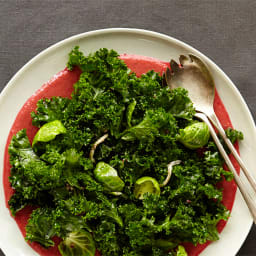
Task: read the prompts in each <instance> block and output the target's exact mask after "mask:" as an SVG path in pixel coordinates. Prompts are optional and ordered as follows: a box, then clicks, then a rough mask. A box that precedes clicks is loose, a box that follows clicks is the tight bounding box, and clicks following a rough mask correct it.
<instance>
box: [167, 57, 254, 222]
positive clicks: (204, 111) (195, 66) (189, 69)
mask: <svg viewBox="0 0 256 256" xmlns="http://www.w3.org/2000/svg"><path fill="white" fill-rule="evenodd" d="M179 61H180V64H178V63H177V62H176V61H175V60H171V62H170V67H171V69H169V68H167V70H166V72H165V80H166V83H167V85H168V86H169V87H170V88H171V89H174V88H177V87H183V88H185V89H187V90H188V94H189V97H190V99H191V100H192V102H193V104H194V107H195V109H196V111H197V113H196V115H195V116H196V117H197V118H199V119H201V120H202V121H204V122H205V123H206V124H207V125H208V127H209V129H210V133H211V135H212V138H213V140H214V141H215V143H216V145H217V147H218V149H219V151H220V153H221V155H222V156H223V158H224V160H225V162H226V164H227V166H228V167H229V169H230V171H232V172H233V174H234V179H235V181H236V183H237V186H238V188H239V190H240V191H241V194H242V196H243V197H244V199H245V201H246V203H247V206H248V208H249V210H250V212H251V214H252V217H253V220H254V222H255V223H256V205H255V202H254V200H253V199H252V197H251V196H250V194H249V193H248V192H247V190H246V185H245V184H244V182H243V181H242V180H241V178H240V176H239V175H238V174H237V173H236V170H235V168H234V166H233V164H232V163H231V161H230V159H229V157H228V155H227V153H226V152H225V150H224V148H223V146H222V144H221V143H220V141H219V139H218V137H217V135H216V133H215V130H214V128H213V126H212V124H211V122H212V123H213V124H214V126H215V127H216V129H217V130H218V131H219V134H220V136H221V137H222V138H223V139H224V141H225V143H226V144H227V146H228V148H229V149H230V151H231V152H232V154H233V156H234V157H235V159H236V160H237V162H238V163H239V165H240V167H241V169H242V171H243V173H244V174H245V176H246V178H247V179H248V181H249V183H250V184H251V186H252V188H253V190H254V192H255V193H256V182H255V180H254V178H253V177H252V175H251V174H250V172H249V171H248V169H247V167H246V166H245V164H244V163H243V161H242V159H241V158H240V156H239V154H238V153H237V151H236V149H235V148H234V146H233V144H232V143H231V141H230V140H229V139H228V137H227V136H226V133H225V131H224V129H223V128H222V125H221V124H220V121H219V119H218V118H217V116H216V114H215V112H214V109H213V101H214V95H215V85H214V80H213V77H212V75H211V73H210V71H209V69H208V67H207V66H206V64H205V63H204V62H203V61H202V60H201V59H200V58H199V57H197V56H195V55H192V54H189V55H188V56H185V55H180V57H179ZM209 120H210V121H211V122H209Z"/></svg>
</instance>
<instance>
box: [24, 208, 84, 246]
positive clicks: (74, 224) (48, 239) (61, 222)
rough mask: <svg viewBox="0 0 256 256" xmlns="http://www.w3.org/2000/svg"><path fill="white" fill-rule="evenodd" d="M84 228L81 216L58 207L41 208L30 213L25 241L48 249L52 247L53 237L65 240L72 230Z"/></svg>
mask: <svg viewBox="0 0 256 256" xmlns="http://www.w3.org/2000/svg"><path fill="white" fill-rule="evenodd" d="M86 228H87V226H86V224H85V223H84V221H83V219H82V217H81V216H74V215H72V214H70V212H68V211H66V210H65V209H63V208H60V207H59V208H48V207H43V208H38V209H36V210H34V211H33V212H32V214H31V216H30V218H29V221H28V224H27V226H26V240H27V241H31V242H34V241H35V242H38V243H40V244H42V245H43V246H44V247H50V246H54V242H53V241H52V238H53V237H54V236H58V237H61V238H65V237H66V236H67V234H68V233H70V232H72V231H73V230H81V229H86Z"/></svg>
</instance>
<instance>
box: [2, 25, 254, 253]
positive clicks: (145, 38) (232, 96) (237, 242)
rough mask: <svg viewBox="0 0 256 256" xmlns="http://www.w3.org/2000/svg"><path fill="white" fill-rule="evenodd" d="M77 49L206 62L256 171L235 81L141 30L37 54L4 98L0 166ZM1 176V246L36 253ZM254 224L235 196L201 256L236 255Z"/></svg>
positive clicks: (94, 35)
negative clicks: (26, 113)
mask: <svg viewBox="0 0 256 256" xmlns="http://www.w3.org/2000/svg"><path fill="white" fill-rule="evenodd" d="M76 45H79V46H80V49H81V50H82V51H84V52H85V53H90V52H93V51H95V50H97V49H99V48H102V47H106V48H113V49H115V50H116V51H117V52H119V53H120V54H121V53H128V54H138V55H144V56H150V57H154V58H157V59H160V60H164V61H169V60H170V58H174V59H176V60H177V59H178V56H179V55H180V54H188V53H193V54H195V55H198V56H199V57H200V58H202V60H203V61H205V62H206V63H207V64H208V66H209V68H210V71H211V72H212V75H213V77H214V80H215V84H216V87H217V90H218V92H219V94H220V97H221V98H222V100H223V102H224V104H225V106H226V108H227V111H228V113H229V115H230V118H231V121H232V123H233V125H234V127H235V128H236V129H238V130H241V131H242V132H243V133H244V135H245V139H244V140H243V142H242V143H241V144H240V151H241V156H242V158H243V160H244V161H245V162H246V163H247V166H248V167H249V169H250V170H253V168H254V158H255V152H256V148H255V147H256V146H255V145H256V128H255V124H254V121H253V118H252V116H251V114H250V111H249V109H248V107H247V105H246V103H245V102H244V100H243V98H242V96H241V95H240V93H239V92H238V90H237V89H236V87H235V86H234V84H233V83H232V82H231V80H230V79H229V78H228V77H227V76H226V75H225V74H224V72H223V71H221V70H220V68H218V67H217V66H216V65H215V64H214V63H213V62H212V61H211V60H210V59H208V58H207V57H206V56H204V55H203V54H202V53H200V52H199V51H197V50H195V49H194V48H192V47H190V46H189V45H187V44H185V43H183V42H181V41H178V40H176V39H174V38H171V37H169V36H166V35H163V34H159V33H155V32H151V31H146V30H138V29H104V30H98V31H93V32H88V33H84V34H80V35H76V36H73V37H71V38H68V39H66V40H64V41H61V42H59V43H57V44H55V45H53V46H51V47H50V48H48V49H46V50H45V51H43V52H41V53H40V54H38V55H37V56H36V57H34V58H33V59H32V60H31V61H29V62H28V63H27V64H26V65H25V66H24V67H23V68H22V69H21V70H20V71H19V72H18V73H17V74H16V75H15V76H14V77H13V78H12V79H11V81H10V82H9V83H8V84H7V86H6V87H5V89H4V90H3V91H2V93H1V95H0V116H1V120H2V121H1V125H0V134H1V136H0V166H1V169H0V170H1V171H2V170H3V159H4V148H5V144H6V139H7V137H8V133H9V131H10V128H11V126H12V123H13V122H14V120H15V117H16V115H17V114H18V112H19V110H20V108H21V107H22V105H23V104H24V103H25V101H26V100H27V99H28V98H29V97H30V96H31V95H32V94H33V93H34V92H35V91H36V90H37V89H39V88H40V87H41V86H42V84H44V83H45V82H47V81H48V80H49V79H50V78H51V77H53V76H54V74H56V73H57V72H59V71H60V70H63V69H64V68H65V64H66V63H67V60H68V53H69V52H70V50H71V49H72V48H73V47H74V46H76ZM2 176H3V175H2V173H1V175H0V177H1V178H0V179H1V181H0V182H1V183H0V184H1V185H0V189H1V191H0V227H1V232H0V248H1V249H2V250H3V251H4V253H5V254H6V255H7V256H10V255H15V256H17V255H26V256H30V255H37V253H36V252H35V251H33V249H31V248H30V247H29V245H28V244H27V243H26V242H25V241H24V238H23V237H22V235H21V232H20V231H19V229H18V226H17V225H16V223H15V221H14V220H13V218H12V217H11V216H10V214H9V211H8V210H7V208H6V207H5V199H4V190H3V185H2V184H3V181H2ZM251 225H252V218H251V216H250V214H249V212H248V209H247V207H246V205H245V203H244V201H243V199H242V197H241V195H240V193H239V191H238V192H237V194H236V199H235V203H234V207H233V210H232V213H231V217H230V219H229V221H228V223H227V225H226V227H225V229H224V230H223V232H222V233H221V235H220V239H219V240H218V241H217V242H214V243H212V244H210V245H209V246H208V247H207V248H206V249H205V250H204V251H203V252H202V254H201V255H200V256H206V255H207V256H215V255H216V254H218V256H226V255H229V256H232V255H235V254H236V253H237V251H238V250H239V248H240V247H241V245H242V243H243V242H244V240H245V238H246V236H247V235H248V232H249V230H250V228H251Z"/></svg>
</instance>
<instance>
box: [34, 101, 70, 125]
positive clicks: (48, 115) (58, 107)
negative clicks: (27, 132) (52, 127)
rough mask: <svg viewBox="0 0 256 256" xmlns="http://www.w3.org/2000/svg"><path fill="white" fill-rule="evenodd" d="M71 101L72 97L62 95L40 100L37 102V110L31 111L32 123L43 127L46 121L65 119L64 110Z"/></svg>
mask: <svg viewBox="0 0 256 256" xmlns="http://www.w3.org/2000/svg"><path fill="white" fill-rule="evenodd" d="M69 102H70V99H67V98H62V97H53V98H51V99H41V100H39V101H38V102H37V109H36V112H32V113H31V117H32V124H33V125H35V126H37V127H41V126H42V125H43V124H44V123H49V122H52V121H55V120H63V117H64V111H65V109H66V108H67V105H68V104H69Z"/></svg>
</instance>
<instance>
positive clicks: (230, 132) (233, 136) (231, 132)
mask: <svg viewBox="0 0 256 256" xmlns="http://www.w3.org/2000/svg"><path fill="white" fill-rule="evenodd" d="M225 132H226V135H227V137H228V138H229V139H230V141H231V142H232V143H233V144H234V143H235V142H236V141H239V140H243V139H244V135H243V133H242V132H240V131H237V130H235V129H232V128H228V129H226V130H225Z"/></svg>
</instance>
